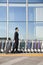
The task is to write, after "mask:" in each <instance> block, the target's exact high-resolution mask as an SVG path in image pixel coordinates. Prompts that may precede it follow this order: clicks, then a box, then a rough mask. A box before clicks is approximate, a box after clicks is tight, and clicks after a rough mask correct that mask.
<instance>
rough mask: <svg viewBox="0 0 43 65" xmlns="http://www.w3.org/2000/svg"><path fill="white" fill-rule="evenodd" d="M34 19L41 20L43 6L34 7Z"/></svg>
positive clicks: (42, 17)
mask: <svg viewBox="0 0 43 65" xmlns="http://www.w3.org/2000/svg"><path fill="white" fill-rule="evenodd" d="M36 21H43V8H36Z"/></svg>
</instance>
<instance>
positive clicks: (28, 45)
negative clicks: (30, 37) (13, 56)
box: [27, 41, 32, 52]
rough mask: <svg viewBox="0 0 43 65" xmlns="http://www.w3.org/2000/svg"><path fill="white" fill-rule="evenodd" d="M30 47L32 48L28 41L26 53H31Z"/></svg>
mask: <svg viewBox="0 0 43 65" xmlns="http://www.w3.org/2000/svg"><path fill="white" fill-rule="evenodd" d="M31 47H32V42H30V41H28V43H27V52H30V51H31Z"/></svg>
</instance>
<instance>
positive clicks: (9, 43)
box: [6, 41, 12, 53]
mask: <svg viewBox="0 0 43 65" xmlns="http://www.w3.org/2000/svg"><path fill="white" fill-rule="evenodd" d="M11 46H12V42H11V41H8V42H7V44H6V53H11Z"/></svg>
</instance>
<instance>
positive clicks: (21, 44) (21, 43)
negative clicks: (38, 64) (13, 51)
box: [20, 40, 25, 52]
mask: <svg viewBox="0 0 43 65" xmlns="http://www.w3.org/2000/svg"><path fill="white" fill-rule="evenodd" d="M20 51H22V52H25V41H24V40H22V41H21V42H20Z"/></svg>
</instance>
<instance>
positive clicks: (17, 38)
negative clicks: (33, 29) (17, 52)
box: [14, 32, 19, 44]
mask: <svg viewBox="0 0 43 65" xmlns="http://www.w3.org/2000/svg"><path fill="white" fill-rule="evenodd" d="M14 40H15V43H16V44H18V42H19V34H18V32H15V33H14Z"/></svg>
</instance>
